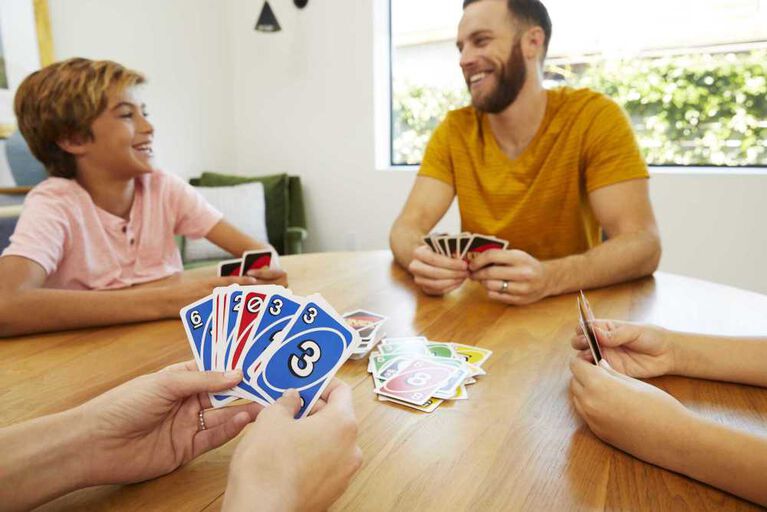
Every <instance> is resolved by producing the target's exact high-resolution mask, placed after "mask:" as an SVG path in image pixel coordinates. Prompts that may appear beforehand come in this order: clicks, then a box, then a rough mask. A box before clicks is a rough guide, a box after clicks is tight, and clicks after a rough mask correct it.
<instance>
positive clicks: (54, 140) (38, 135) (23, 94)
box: [14, 58, 145, 178]
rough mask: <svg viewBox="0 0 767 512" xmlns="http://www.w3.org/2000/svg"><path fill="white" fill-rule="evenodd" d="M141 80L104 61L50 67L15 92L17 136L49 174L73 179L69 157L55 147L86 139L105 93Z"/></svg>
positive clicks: (73, 168) (73, 167)
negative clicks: (61, 143)
mask: <svg viewBox="0 0 767 512" xmlns="http://www.w3.org/2000/svg"><path fill="white" fill-rule="evenodd" d="M144 81H145V78H144V76H143V75H142V74H141V73H138V72H137V71H133V70H131V69H127V68H125V67H123V66H121V65H120V64H118V63H116V62H112V61H109V60H95V61H94V60H89V59H83V58H74V59H69V60H65V61H61V62H56V63H54V64H51V65H50V66H46V67H44V68H43V69H41V70H39V71H35V72H34V73H32V74H31V75H29V76H28V77H27V78H25V79H24V81H23V82H22V83H21V85H20V86H19V88H18V90H17V91H16V98H15V100H14V110H15V112H16V120H17V122H18V124H19V131H21V134H22V135H23V136H24V139H25V140H26V141H27V144H28V145H29V149H30V150H31V151H32V154H34V155H35V157H36V158H37V159H38V160H40V162H42V163H43V165H44V166H45V169H46V170H47V171H48V174H49V175H51V176H57V177H60V178H74V177H75V174H76V172H77V166H76V165H75V158H74V156H73V155H72V154H70V153H67V152H66V151H64V150H63V149H61V148H60V147H59V145H58V142H60V141H62V140H66V139H82V140H86V141H87V140H90V139H92V138H93V132H92V131H91V125H92V124H93V121H94V120H95V119H96V118H97V117H98V116H99V115H100V114H101V113H102V112H104V110H105V109H106V108H107V101H108V98H107V92H108V91H110V90H113V89H114V90H118V91H122V90H123V89H125V88H126V87H130V86H134V85H138V84H142V83H144Z"/></svg>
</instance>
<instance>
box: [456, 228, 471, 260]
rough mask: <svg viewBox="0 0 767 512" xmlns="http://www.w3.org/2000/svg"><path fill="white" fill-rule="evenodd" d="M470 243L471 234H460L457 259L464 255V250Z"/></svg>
mask: <svg viewBox="0 0 767 512" xmlns="http://www.w3.org/2000/svg"><path fill="white" fill-rule="evenodd" d="M470 241H471V234H470V233H461V234H460V235H458V257H459V258H463V256H464V253H465V252H466V248H467V247H468V246H469V242H470Z"/></svg>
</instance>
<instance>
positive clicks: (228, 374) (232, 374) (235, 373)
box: [224, 370, 242, 379]
mask: <svg viewBox="0 0 767 512" xmlns="http://www.w3.org/2000/svg"><path fill="white" fill-rule="evenodd" d="M224 377H226V378H227V379H233V378H235V377H237V378H242V372H241V371H240V370H229V371H228V372H225V373H224Z"/></svg>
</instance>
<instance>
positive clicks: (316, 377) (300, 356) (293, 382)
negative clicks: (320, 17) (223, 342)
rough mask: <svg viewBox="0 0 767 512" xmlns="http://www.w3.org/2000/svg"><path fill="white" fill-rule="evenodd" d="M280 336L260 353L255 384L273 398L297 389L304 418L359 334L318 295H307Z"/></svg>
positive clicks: (356, 341) (352, 347)
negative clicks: (278, 341)
mask: <svg viewBox="0 0 767 512" xmlns="http://www.w3.org/2000/svg"><path fill="white" fill-rule="evenodd" d="M280 338H281V343H280V345H279V346H278V347H277V346H276V344H274V345H272V347H270V348H269V350H267V351H266V352H265V353H264V354H262V355H261V358H260V362H261V364H260V367H259V368H258V370H257V372H256V374H255V375H254V377H255V382H254V384H255V387H256V388H258V389H259V390H261V391H263V392H264V393H265V394H266V395H268V396H269V397H270V398H271V399H272V400H273V401H274V400H277V399H278V398H279V397H281V396H282V394H283V393H285V391H287V390H288V389H291V388H292V389H295V390H297V391H298V393H299V394H300V395H301V400H302V405H301V409H300V410H299V411H298V414H297V415H296V418H302V417H304V416H305V415H306V414H308V413H309V411H310V410H311V409H312V407H313V406H314V404H315V402H316V401H317V400H318V399H319V397H320V395H321V394H322V391H323V390H324V389H325V387H326V386H327V384H328V383H329V382H330V379H331V378H332V376H333V375H334V374H335V373H336V371H337V370H338V368H340V366H341V365H342V364H343V363H344V361H346V359H347V358H348V356H349V354H351V352H352V351H353V350H354V349H355V348H356V347H357V345H359V342H360V338H359V335H358V334H357V331H355V330H354V329H352V328H351V327H349V326H348V325H346V322H344V320H343V319H342V318H341V317H340V316H338V315H337V314H336V313H335V312H334V311H333V309H332V308H331V307H330V306H329V305H327V304H326V303H325V301H324V300H323V299H322V298H321V297H319V296H312V297H308V298H307V299H306V303H305V304H304V305H303V307H302V308H301V309H300V310H299V311H298V313H296V315H295V316H294V317H293V320H292V321H291V322H290V324H289V325H288V326H287V327H286V328H285V330H284V331H283V333H282V334H281V336H280ZM257 364H258V363H257Z"/></svg>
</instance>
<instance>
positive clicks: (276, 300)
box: [242, 293, 301, 380]
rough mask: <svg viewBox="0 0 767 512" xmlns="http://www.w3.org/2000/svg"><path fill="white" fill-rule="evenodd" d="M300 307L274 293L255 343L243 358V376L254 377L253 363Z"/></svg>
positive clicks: (259, 324)
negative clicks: (252, 373) (252, 371)
mask: <svg viewBox="0 0 767 512" xmlns="http://www.w3.org/2000/svg"><path fill="white" fill-rule="evenodd" d="M300 307H301V303H300V302H297V301H295V300H293V299H290V298H288V297H286V296H285V295H283V294H281V293H274V294H272V295H271V296H270V297H269V300H268V302H267V303H266V308H265V309H264V311H263V313H261V318H260V319H259V321H258V325H257V326H256V327H255V332H254V333H253V342H252V343H249V344H248V348H247V351H246V353H245V357H244V358H243V361H242V373H243V375H246V376H249V377H250V376H252V375H251V370H252V366H253V363H255V362H256V360H257V359H258V358H259V356H260V355H261V354H263V353H264V351H265V350H266V349H267V348H269V345H271V343H272V342H273V341H274V338H275V337H276V336H277V335H278V334H279V333H281V332H282V330H283V329H284V328H285V327H287V325H288V324H289V323H290V321H291V320H292V319H293V316H294V315H295V314H296V312H297V311H298V308H300ZM248 380H250V379H248Z"/></svg>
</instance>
